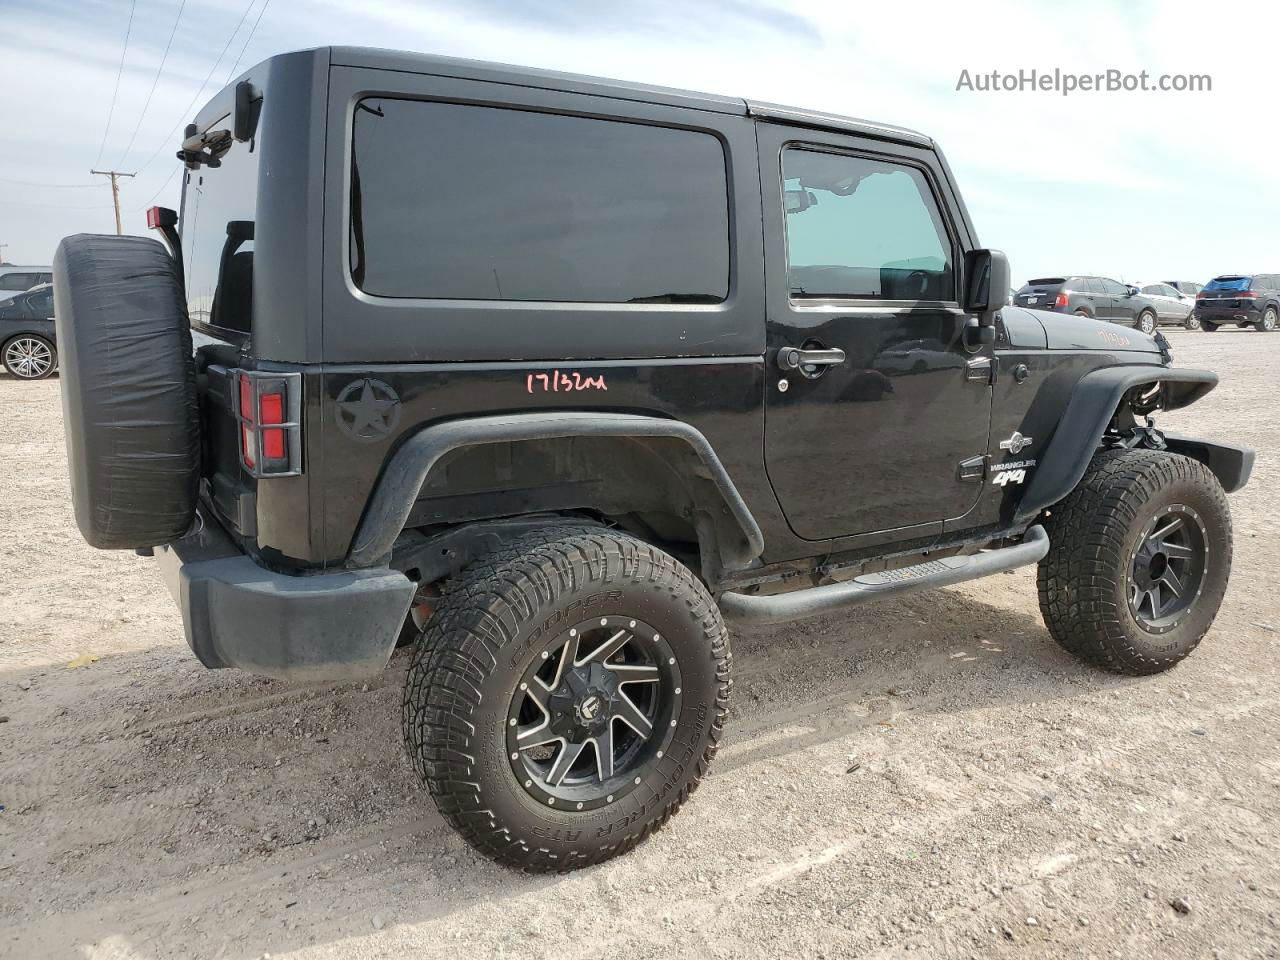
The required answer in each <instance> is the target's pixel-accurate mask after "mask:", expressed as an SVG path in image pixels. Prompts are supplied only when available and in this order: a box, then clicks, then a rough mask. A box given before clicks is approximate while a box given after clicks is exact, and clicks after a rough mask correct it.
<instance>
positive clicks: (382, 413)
mask: <svg viewBox="0 0 1280 960" xmlns="http://www.w3.org/2000/svg"><path fill="white" fill-rule="evenodd" d="M337 404H338V406H337V415H338V426H339V428H341V430H342V432H343V433H345V434H346V435H347V436H348V437H350V438H351V439H353V440H363V441H367V442H374V441H377V440H381V439H382V438H384V437H386V436H388V435H389V434H391V433H392V431H394V430H395V428H396V425H397V424H398V423H399V422H400V398H399V397H398V396H397V395H396V392H395V391H394V390H392V389H391V387H390V386H388V385H387V384H385V383H383V382H382V381H381V380H372V379H370V378H369V377H365V378H364V379H362V380H352V381H351V382H350V383H348V384H347V385H346V386H345V387H343V388H342V392H341V393H339V394H338V400H337Z"/></svg>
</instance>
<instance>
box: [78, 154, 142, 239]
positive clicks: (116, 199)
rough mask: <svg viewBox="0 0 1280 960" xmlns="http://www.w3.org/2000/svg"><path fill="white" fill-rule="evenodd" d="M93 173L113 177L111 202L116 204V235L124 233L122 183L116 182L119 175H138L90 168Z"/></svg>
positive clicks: (98, 175)
mask: <svg viewBox="0 0 1280 960" xmlns="http://www.w3.org/2000/svg"><path fill="white" fill-rule="evenodd" d="M89 172H90V173H91V174H93V175H94V176H97V177H110V178H111V202H112V203H114V204H115V205H116V236H117V237H118V236H120V235H121V234H123V233H124V225H123V224H122V223H121V222H120V184H119V183H117V182H116V178H117V177H132V176H136V174H133V173H121V172H120V171H119V170H90V171H89Z"/></svg>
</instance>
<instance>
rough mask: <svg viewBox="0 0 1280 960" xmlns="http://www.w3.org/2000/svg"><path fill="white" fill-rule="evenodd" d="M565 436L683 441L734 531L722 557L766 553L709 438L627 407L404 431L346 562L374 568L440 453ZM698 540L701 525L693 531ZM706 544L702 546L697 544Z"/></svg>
mask: <svg viewBox="0 0 1280 960" xmlns="http://www.w3.org/2000/svg"><path fill="white" fill-rule="evenodd" d="M566 437H620V438H636V439H644V438H663V437H666V438H674V439H676V440H679V441H682V442H683V443H685V444H687V445H688V446H689V448H690V449H691V450H692V452H693V454H694V455H696V457H697V459H698V461H700V468H701V470H703V471H705V473H706V478H708V479H709V480H710V481H711V482H712V483H713V484H714V486H715V490H716V492H717V493H718V495H719V499H720V500H721V501H722V503H721V504H719V505H718V506H720V507H722V508H723V512H724V513H725V514H727V515H728V516H727V518H726V519H728V520H729V521H730V522H731V525H732V527H734V528H735V531H736V532H737V533H738V534H739V535H738V536H734V537H729V538H726V537H723V536H719V537H716V538H715V539H716V545H715V546H716V551H717V552H718V554H719V560H720V563H721V564H722V565H723V566H725V567H729V568H736V567H743V566H746V565H747V564H749V563H750V562H751V561H752V560H755V559H756V558H757V557H759V556H760V554H761V553H763V552H764V534H763V533H761V531H760V526H759V524H758V523H757V522H756V520H755V517H754V516H752V514H751V511H750V509H749V508H748V507H747V504H746V502H745V501H744V500H743V498H742V495H741V494H740V493H739V492H738V489H737V487H735V486H734V483H733V481H732V479H730V477H729V474H728V471H727V470H726V469H725V467H724V465H723V464H722V463H721V462H720V458H719V457H717V456H716V453H715V450H713V449H712V447H711V444H710V442H709V441H708V440H707V438H706V437H705V436H704V435H703V434H702V433H701V432H699V431H698V430H697V429H695V428H694V427H692V426H690V425H689V424H687V423H684V422H682V421H679V420H664V419H661V418H659V417H646V416H639V415H636V414H625V413H588V412H576V411H566V412H557V413H550V414H547V413H531V414H511V415H506V416H488V417H471V418H465V419H459V420H449V421H446V422H444V423H439V424H435V425H434V426H429V427H426V428H425V429H423V430H420V431H419V432H417V433H415V434H414V435H413V436H411V437H409V438H408V439H407V440H406V441H405V442H404V443H403V444H402V445H401V446H400V448H399V449H398V450H397V451H396V452H395V453H394V454H393V455H392V456H391V458H390V460H389V461H388V462H387V464H386V465H385V467H384V468H383V470H382V474H381V476H380V478H379V480H378V484H377V486H376V487H375V488H374V492H373V496H372V497H371V498H370V500H369V504H368V506H367V507H366V509H365V513H364V516H363V517H362V518H361V521H360V526H359V527H358V528H357V530H356V535H355V538H354V539H353V540H352V543H351V550H350V552H349V553H348V555H347V560H346V566H347V567H349V568H354V569H358V568H366V567H374V566H378V565H379V564H383V563H385V562H386V560H387V557H388V556H389V555H390V553H391V548H392V545H393V544H394V542H395V540H396V537H398V536H399V535H400V533H401V531H402V530H404V528H405V524H406V522H407V521H408V519H409V514H410V512H411V511H412V509H413V505H414V502H415V501H416V499H417V497H418V494H419V492H420V491H421V490H422V487H423V484H424V483H425V482H426V480H427V477H428V475H429V474H430V473H431V470H432V468H433V467H434V466H435V465H436V464H437V463H438V462H439V461H440V459H441V458H442V457H444V456H445V455H446V454H448V453H450V452H452V451H454V450H458V449H461V448H464V447H473V446H479V445H483V444H488V443H508V442H512V441H522V440H554V439H561V438H566ZM699 538H700V540H701V539H702V531H701V530H700V531H699ZM703 546H704V548H705V547H706V546H707V544H706V543H703Z"/></svg>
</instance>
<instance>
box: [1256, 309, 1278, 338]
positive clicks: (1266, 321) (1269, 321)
mask: <svg viewBox="0 0 1280 960" xmlns="http://www.w3.org/2000/svg"><path fill="white" fill-rule="evenodd" d="M1257 328H1258V332H1259V333H1271V332H1272V331H1274V330H1275V328H1276V308H1275V307H1267V309H1266V310H1264V311H1263V313H1262V319H1261V320H1259V321H1258V323H1257Z"/></svg>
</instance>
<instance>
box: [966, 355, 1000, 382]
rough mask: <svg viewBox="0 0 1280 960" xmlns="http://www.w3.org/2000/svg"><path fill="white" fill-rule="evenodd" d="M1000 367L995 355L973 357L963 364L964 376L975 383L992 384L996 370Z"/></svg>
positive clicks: (994, 380)
mask: <svg viewBox="0 0 1280 960" xmlns="http://www.w3.org/2000/svg"><path fill="white" fill-rule="evenodd" d="M999 369H1000V361H999V359H998V358H997V357H974V358H973V359H972V360H969V361H967V362H966V363H965V365H964V378H965V379H966V380H972V381H974V382H976V383H987V384H994V383H995V382H996V371H997V370H999Z"/></svg>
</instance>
